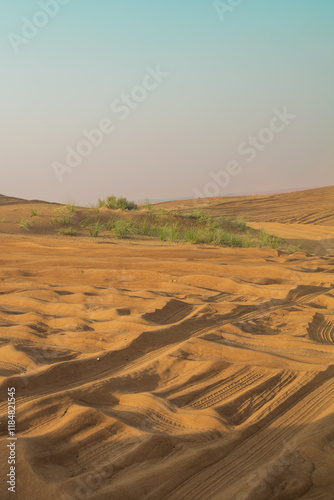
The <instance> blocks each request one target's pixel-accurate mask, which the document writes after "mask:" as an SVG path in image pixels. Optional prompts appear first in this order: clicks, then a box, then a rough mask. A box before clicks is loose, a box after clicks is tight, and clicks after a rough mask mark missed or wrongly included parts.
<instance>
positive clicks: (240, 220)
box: [234, 217, 247, 231]
mask: <svg viewBox="0 0 334 500" xmlns="http://www.w3.org/2000/svg"><path fill="white" fill-rule="evenodd" d="M234 225H235V226H236V227H237V228H238V229H239V230H240V231H244V230H245V229H246V228H247V224H246V221H245V219H244V218H243V217H237V218H236V219H235V221H234Z"/></svg>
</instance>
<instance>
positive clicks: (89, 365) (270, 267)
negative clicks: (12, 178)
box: [0, 187, 334, 500]
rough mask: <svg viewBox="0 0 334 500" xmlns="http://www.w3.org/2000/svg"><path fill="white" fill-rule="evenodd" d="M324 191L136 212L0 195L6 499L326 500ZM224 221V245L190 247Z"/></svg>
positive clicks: (332, 435) (329, 353)
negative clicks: (11, 417)
mask: <svg viewBox="0 0 334 500" xmlns="http://www.w3.org/2000/svg"><path fill="white" fill-rule="evenodd" d="M333 194H334V188H333V187H326V188H317V189H312V190H307V191H296V192H291V193H284V194H272V195H259V196H249V197H231V198H229V197H223V198H213V199H201V200H182V201H179V202H165V203H157V204H152V205H147V206H145V205H143V206H140V207H139V208H138V210H134V211H132V210H131V211H129V210H128V211H127V210H120V209H118V210H113V209H110V208H108V207H105V206H103V204H102V203H101V204H100V205H101V206H100V208H94V209H93V208H82V207H78V206H73V205H69V206H68V207H66V206H62V205H58V204H52V203H45V202H41V201H37V200H33V201H27V200H24V199H18V198H12V197H8V196H1V197H0V219H1V223H0V246H1V270H0V278H1V281H0V328H1V335H0V375H1V393H2V395H4V397H3V398H2V403H1V418H0V421H1V440H0V457H1V458H0V460H1V464H2V466H1V468H2V471H6V474H8V475H9V476H8V478H10V477H11V476H10V474H12V475H13V474H14V472H15V475H16V491H15V498H17V499H18V500H25V499H27V498H29V499H30V498H31V499H39V500H49V499H53V498H54V499H61V500H73V499H90V500H109V499H111V498H113V499H119V500H134V499H148V500H155V499H166V500H167V499H168V500H179V499H182V500H183V499H189V500H190V499H191V500H194V499H198V500H202V499H204V498H205V499H213V500H220V499H222V500H253V499H256V500H266V499H275V500H294V499H299V500H301V499H302V500H306V499H308V500H309V499H312V500H327V499H331V498H334V496H333V495H334V493H333V492H334V480H333V466H334V452H333V445H334V423H333V398H334V391H333V375H334V367H333V354H334V346H333V343H334V288H333V285H334V251H333V237H334V224H333V223H334V215H333V214H334V211H333V208H334V206H333ZM88 212H89V213H91V219H90V222H89V223H84V224H82V221H87V218H89V217H90V216H89V214H88ZM57 214H58V215H57ZM241 217H244V219H241ZM110 220H113V223H110V225H109V226H108V221H110ZM120 220H121V221H123V223H124V224H125V222H124V221H127V222H126V224H127V226H124V227H127V228H128V230H127V231H126V232H125V233H124V234H123V233H122V232H121V233H120V232H119V227H120V226H119V224H120V223H119V221H120ZM64 221H65V222H64ZM115 221H116V222H115ZM117 221H118V222H117ZM161 221H163V224H165V226H164V227H167V226H166V224H167V222H168V221H169V222H170V223H171V227H172V229H173V228H174V229H175V228H180V227H181V226H182V224H184V227H185V229H184V231H185V233H184V234H186V235H188V236H189V235H190V236H191V237H190V238H188V240H187V239H186V240H182V241H180V240H181V236H180V234H181V233H180V232H179V233H178V234H179V236H178V237H175V238H172V237H171V238H168V234H171V235H173V234H174V232H171V233H168V228H167V229H166V234H165V238H162V237H161V234H162V233H160V232H159V231H158V229H156V228H157V225H158V224H159V223H161ZM189 221H190V222H189ZM214 221H216V222H217V221H219V222H217V224H214ZM235 221H237V222H235ZM195 223H196V224H198V226H196V228H194V226H193V225H194V224H195ZM96 224H99V226H96ZM189 224H191V228H190V229H191V231H192V232H189V231H190V229H189V227H190V226H189V227H188V225H189ZM222 224H223V225H224V224H225V225H226V224H227V225H229V227H231V228H234V229H233V235H232V236H231V237H230V240H229V242H226V241H225V240H224V241H223V240H222V239H220V240H219V241H218V240H217V241H212V242H209V243H207V242H206V241H205V240H203V241H202V239H201V238H202V236H201V235H202V233H199V232H196V231H197V230H198V231H199V230H200V228H202V229H203V230H204V229H205V228H207V227H208V225H210V228H211V229H212V228H217V227H218V225H222ZM233 224H234V226H233ZM153 226H154V228H155V230H156V233H154V234H155V235H153V229H152V227H153ZM69 227H71V228H72V231H64V230H62V231H60V229H62V228H63V229H64V228H65V229H66V228H67V229H68V228H69ZM92 227H93V228H95V229H96V227H97V234H96V231H95V233H94V231H93V230H92ZM107 227H109V230H108V229H107ZM122 227H123V226H122ZM135 227H136V228H137V231H136V232H135V231H134V229H133V228H135ZM182 227H183V226H182ZM224 227H225V226H224ZM131 228H132V230H131ZM138 228H141V230H140V231H139V229H138ZM174 229H173V231H174ZM202 229H201V230H202ZM205 230H206V229H205ZM212 230H216V229H212ZM179 231H181V229H179ZM264 231H265V232H264ZM246 232H247V233H246ZM219 234H220V238H221V236H222V235H221V233H219ZM159 235H160V237H159ZM194 235H195V236H196V235H197V239H195V236H194ZM268 235H269V236H268ZM274 236H275V238H276V239H273V238H274ZM195 240H196V241H195ZM13 388H14V391H13ZM7 392H8V394H9V395H10V396H8V401H9V402H7ZM11 398H13V399H11ZM13 400H15V405H14V407H15V426H14V427H10V428H11V429H13V428H15V435H14V436H13V437H15V438H16V439H15V441H11V440H10V438H9V437H8V425H9V423H8V422H9V421H7V415H8V407H9V404H10V403H11V406H13ZM12 425H13V424H12ZM8 443H10V446H12V449H13V450H15V467H16V469H15V471H13V470H11V469H10V466H11V465H10V464H9V463H8V456H9V453H10V450H11V448H10V446H9V447H8V446H7V445H8ZM13 443H14V444H13ZM12 477H13V476H12ZM8 478H7V477H6V476H5V474H4V473H3V474H2V476H1V490H2V492H1V498H4V499H7V498H8V499H9V498H13V496H12V495H13V493H12V492H11V491H8V489H7V488H8V486H9V485H10V483H9V484H6V482H7V479H8ZM8 480H9V481H10V479H8Z"/></svg>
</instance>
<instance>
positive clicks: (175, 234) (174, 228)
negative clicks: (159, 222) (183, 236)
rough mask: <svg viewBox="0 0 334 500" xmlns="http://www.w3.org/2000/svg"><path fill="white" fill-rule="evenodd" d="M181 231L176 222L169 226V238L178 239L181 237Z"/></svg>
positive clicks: (171, 239)
mask: <svg viewBox="0 0 334 500" xmlns="http://www.w3.org/2000/svg"><path fill="white" fill-rule="evenodd" d="M179 236H180V233H179V228H178V224H177V223H174V224H172V225H171V226H167V238H168V240H169V241H171V242H172V241H177V240H178V239H179Z"/></svg>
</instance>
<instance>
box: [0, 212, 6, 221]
mask: <svg viewBox="0 0 334 500" xmlns="http://www.w3.org/2000/svg"><path fill="white" fill-rule="evenodd" d="M0 222H7V217H6V214H2V215H1V217H0Z"/></svg>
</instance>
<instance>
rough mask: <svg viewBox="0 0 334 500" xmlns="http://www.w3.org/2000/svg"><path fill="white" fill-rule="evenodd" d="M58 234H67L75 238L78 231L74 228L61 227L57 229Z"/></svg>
mask: <svg viewBox="0 0 334 500" xmlns="http://www.w3.org/2000/svg"><path fill="white" fill-rule="evenodd" d="M56 231H57V233H61V234H65V235H66V236H75V235H76V234H77V231H76V229H74V227H71V226H70V227H61V228H59V229H56Z"/></svg>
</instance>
